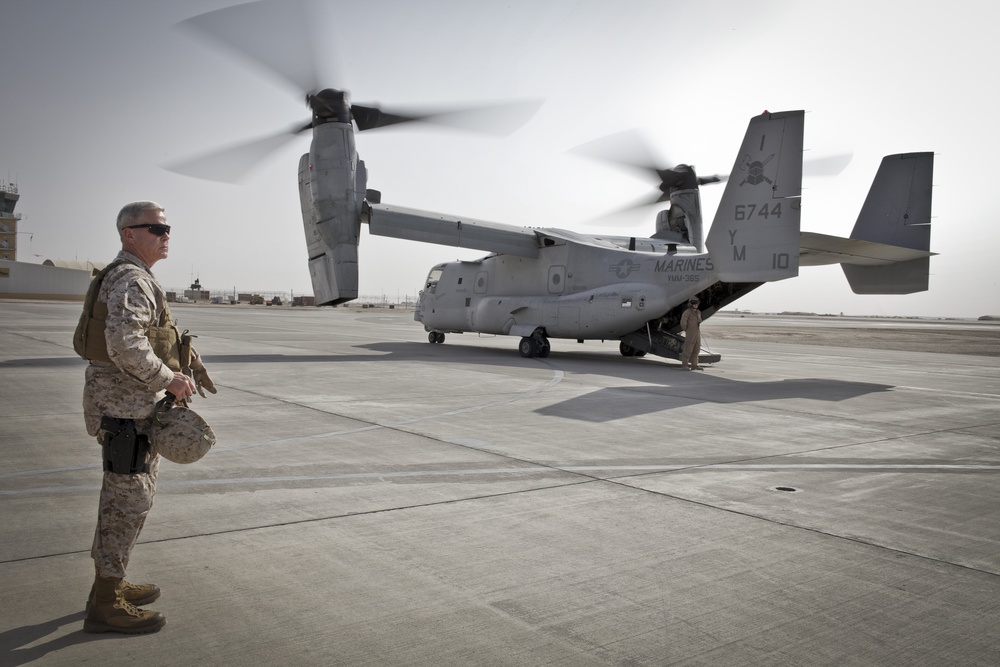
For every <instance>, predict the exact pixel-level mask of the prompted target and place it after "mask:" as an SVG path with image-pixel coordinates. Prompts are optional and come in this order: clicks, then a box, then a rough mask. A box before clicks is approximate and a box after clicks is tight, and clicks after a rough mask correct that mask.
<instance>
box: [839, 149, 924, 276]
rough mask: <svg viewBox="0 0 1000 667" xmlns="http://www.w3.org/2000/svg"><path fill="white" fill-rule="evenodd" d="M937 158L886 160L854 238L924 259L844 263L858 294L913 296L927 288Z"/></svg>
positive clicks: (911, 155) (906, 155)
mask: <svg viewBox="0 0 1000 667" xmlns="http://www.w3.org/2000/svg"><path fill="white" fill-rule="evenodd" d="M933 173H934V154H933V153H902V154H898V155H887V156H886V157H884V158H883V159H882V164H881V165H880V166H879V169H878V173H877V174H876V175H875V180H874V181H873V182H872V187H871V189H870V190H869V191H868V197H867V198H866V199H865V203H864V206H862V207H861V213H860V214H859V215H858V220H857V223H855V225H854V230H853V231H852V232H851V238H852V239H857V240H861V241H869V242H872V243H880V244H884V245H888V246H894V247H897V248H909V249H911V250H916V251H923V253H922V254H925V255H926V256H924V257H918V258H916V259H909V260H906V261H902V262H894V263H891V264H881V265H865V264H854V263H847V262H844V263H842V264H841V267H842V268H843V270H844V275H845V276H846V277H847V281H848V282H849V283H850V285H851V289H852V290H853V291H854V293H855V294H911V293H913V292H923V291H926V290H927V288H928V276H929V274H930V255H931V254H932V253H930V252H928V251H929V249H930V243H931V190H932V187H933V185H932V182H931V181H932V178H933Z"/></svg>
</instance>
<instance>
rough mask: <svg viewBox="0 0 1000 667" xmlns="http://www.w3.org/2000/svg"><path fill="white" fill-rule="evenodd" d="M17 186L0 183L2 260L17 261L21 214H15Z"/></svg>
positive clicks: (0, 256) (18, 196) (17, 195)
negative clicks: (18, 229)
mask: <svg viewBox="0 0 1000 667" xmlns="http://www.w3.org/2000/svg"><path fill="white" fill-rule="evenodd" d="M19 198H20V195H19V194H17V185H16V184H14V183H6V182H4V181H0V259H6V260H9V261H11V262H15V261H17V223H18V221H19V220H20V219H21V214H20V213H14V207H15V206H17V200H18V199H19Z"/></svg>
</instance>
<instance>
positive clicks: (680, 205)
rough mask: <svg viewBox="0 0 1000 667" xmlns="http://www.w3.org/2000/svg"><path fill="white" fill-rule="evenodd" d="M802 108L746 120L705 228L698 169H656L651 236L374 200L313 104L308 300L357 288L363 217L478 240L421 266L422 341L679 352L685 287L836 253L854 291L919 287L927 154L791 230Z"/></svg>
mask: <svg viewBox="0 0 1000 667" xmlns="http://www.w3.org/2000/svg"><path fill="white" fill-rule="evenodd" d="M343 117H344V118H348V116H346V115H345V116H343ZM803 119H804V113H803V112H802V111H787V112H780V113H770V112H764V113H763V114H761V115H759V116H756V117H754V118H752V119H751V120H750V123H749V125H748V127H747V131H746V135H745V137H744V139H743V143H742V145H741V146H740V149H739V152H738V154H737V158H736V162H735V164H734V166H733V169H732V171H731V173H730V175H729V177H728V179H726V186H725V187H726V189H725V192H724V193H723V196H722V200H721V202H720V204H719V207H718V210H717V212H716V215H715V219H714V222H713V224H712V227H711V229H710V230H709V233H708V236H707V238H705V239H704V241H703V234H702V216H701V204H700V195H699V189H698V188H699V185H700V183H699V179H698V177H697V176H696V175H695V173H694V171H693V169H691V168H690V167H687V166H685V165H681V166H679V167H676V168H674V169H672V170H664V171H662V172H661V177H662V178H663V179H664V180H663V184H662V185H661V189H662V190H663V191H664V193H665V195H666V197H664V199H669V201H670V208H669V210H666V211H662V212H661V213H660V214H659V215H658V216H657V224H656V232H655V233H654V234H653V235H652V236H651V237H650V238H634V237H614V236H587V235H582V234H578V233H576V232H572V231H567V230H561V229H549V228H529V227H518V226H513V225H506V224H500V223H495V222H487V221H483V220H475V219H471V218H463V217H457V216H450V215H442V214H439V213H432V212H426V211H418V210H413V209H407V208H402V207H398V206H392V205H389V204H383V203H381V202H380V195H379V193H377V192H374V191H369V190H367V188H366V176H367V171H366V169H365V166H364V163H363V162H362V161H361V160H359V159H358V156H357V152H356V150H355V145H354V132H353V127H352V125H351V123H350V122H345V121H336V120H332V121H326V122H318V120H319V119H314V122H315V124H314V126H313V141H312V147H311V149H310V152H309V153H308V154H306V155H303V156H302V159H301V161H300V164H299V192H300V199H301V204H302V218H303V222H304V224H305V232H306V240H307V243H308V246H309V268H310V273H311V276H312V281H313V289H314V290H315V295H316V301H317V304H339V303H344V302H346V301H350V300H351V299H355V298H357V296H358V282H357V276H358V274H357V248H358V242H359V237H360V230H361V226H362V225H367V227H368V230H369V232H370V233H372V234H375V235H379V236H389V237H395V238H401V239H409V240H413V241H422V242H426V243H436V244H441V245H449V246H457V247H462V248H475V249H479V250H484V251H488V252H489V253H490V254H488V255H486V256H485V257H483V258H481V259H478V260H475V261H454V262H446V263H442V264H438V265H436V266H434V267H433V268H432V269H431V270H430V273H429V274H428V276H427V280H426V282H425V284H424V286H423V290H422V291H421V292H420V297H419V301H418V304H417V308H416V311H415V313H414V319H416V320H417V321H418V322H421V323H422V324H423V325H424V328H425V329H426V330H427V332H428V340H429V341H430V342H431V343H443V342H444V340H445V334H448V333H463V332H478V333H482V334H495V335H505V336H519V337H520V342H519V345H518V350H519V352H520V354H521V355H522V356H524V357H534V356H539V357H545V356H548V354H549V352H550V349H551V345H550V343H549V339H552V338H565V339H571V340H577V341H581V342H582V341H584V340H593V339H600V340H614V339H619V340H620V341H621V343H620V351H621V353H622V354H623V355H624V356H642V355H644V354H646V353H650V354H654V355H658V356H661V357H667V358H673V359H679V358H680V352H681V350H682V348H683V343H684V339H683V337H682V336H681V335H680V334H679V332H680V317H681V314H682V312H683V310H684V308H685V307H686V306H687V302H688V300H689V299H690V298H691V297H698V298H699V300H700V303H701V310H702V317H703V318H706V317H710V316H711V315H712V314H713V313H715V312H717V311H718V310H719V309H721V308H723V307H725V306H727V305H728V304H730V303H732V302H733V301H735V300H736V299H738V298H740V297H741V296H743V295H744V294H747V293H748V292H750V291H751V290H754V289H756V288H757V287H760V286H761V285H762V284H763V283H765V282H770V281H775V280H782V279H785V278H791V277H793V276H796V275H798V271H799V267H800V266H813V265H821V264H833V263H839V264H841V265H842V267H843V270H844V273H845V275H846V277H847V280H848V281H849V283H850V285H851V287H852V289H853V290H854V292H855V293H859V294H907V293H912V292H918V291H923V290H926V289H927V287H928V273H929V261H930V260H929V258H930V256H931V255H933V254H934V253H931V252H929V245H930V214H931V177H932V172H933V153H907V154H899V155H889V156H887V157H885V158H884V159H883V160H882V164H881V166H880V168H879V170H878V173H877V174H876V177H875V180H874V182H873V184H872V186H871V189H870V191H869V194H868V197H867V199H866V201H865V204H864V206H863V207H862V210H861V213H860V215H859V216H858V219H857V223H856V224H855V226H854V230H853V231H852V233H851V237H850V238H840V237H835V236H828V235H824V234H815V233H806V232H801V231H800V217H801V195H802V154H803ZM718 360H719V355H714V354H703V355H701V357H700V362H701V363H711V362H715V361H718Z"/></svg>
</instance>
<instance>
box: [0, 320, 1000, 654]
mask: <svg viewBox="0 0 1000 667" xmlns="http://www.w3.org/2000/svg"><path fill="white" fill-rule="evenodd" d="M79 311H80V304H78V303H51V302H48V303H47V302H15V301H7V302H0V440H2V451H3V456H2V458H0V511H2V517H3V519H2V522H3V524H2V525H3V539H2V540H0V595H2V600H3V604H2V606H0V664H2V665H24V664H37V665H77V664H83V663H101V664H134V663H139V664H143V665H191V664H205V665H240V666H243V665H372V666H374V665H463V666H466V665H472V666H475V665H484V666H485V665H489V666H492V665H566V666H567V667H568V666H574V667H575V666H578V665H786V664H789V665H792V664H794V665H945V664H948V665H997V664H1000V357H997V356H989V355H970V354H943V353H930V352H908V351H899V350H892V349H880V350H872V349H863V348H847V347H836V346H829V345H816V344H809V345H803V344H797V343H779V342H760V341H757V340H754V339H753V338H752V337H749V338H744V339H735V340H734V339H727V338H720V339H719V340H714V339H713V336H712V327H713V326H714V325H713V322H719V323H720V326H726V325H732V324H733V323H732V322H728V323H726V322H724V321H723V317H722V316H720V317H718V318H713V319H711V320H708V321H706V323H705V325H704V331H705V334H706V338H707V339H708V341H709V342H710V343H712V346H713V351H714V352H718V353H720V354H721V355H722V362H721V363H719V364H717V365H715V366H714V367H711V368H709V369H708V370H706V371H704V372H683V371H681V370H680V369H679V365H678V364H677V363H676V362H669V361H666V360H662V359H657V358H653V357H646V358H624V357H621V356H620V355H619V353H618V345H617V342H610V341H609V342H605V343H599V342H587V343H585V344H577V343H576V342H575V341H562V340H556V341H553V342H552V354H551V356H550V357H548V358H547V359H524V358H522V357H520V356H519V355H518V353H517V347H516V344H517V339H515V338H504V337H498V338H492V337H482V338H481V337H478V336H475V335H470V334H465V335H460V336H459V335H449V336H448V339H447V341H446V342H445V343H444V344H443V345H431V344H429V343H428V342H427V338H426V334H425V333H424V331H423V329H422V328H421V327H420V325H418V324H417V323H415V322H413V321H412V314H411V313H409V312H399V311H390V310H348V309H340V308H338V309H314V308H308V309H307V308H264V307H253V308H251V307H245V306H220V307H208V306H184V305H178V306H176V307H175V308H174V315H175V316H176V317H177V318H178V319H179V320H180V324H181V327H182V328H189V329H191V330H192V332H194V333H197V334H198V336H199V338H198V339H197V346H198V348H199V350H200V351H201V352H202V354H203V355H204V356H205V358H206V362H207V365H208V368H209V371H210V373H211V374H212V376H213V378H214V379H215V381H216V383H217V384H218V386H219V393H218V395H216V396H210V397H209V398H207V399H201V398H198V399H197V400H196V401H195V403H194V404H193V406H192V407H194V408H195V409H196V410H198V411H199V412H200V413H201V414H202V415H203V416H204V417H205V418H206V419H207V420H208V421H209V422H210V423H211V424H212V426H213V427H214V429H215V431H216V433H217V434H218V436H219V443H218V445H216V447H215V448H214V449H213V450H212V451H211V452H210V453H209V454H208V455H207V456H206V457H205V458H204V459H203V460H202V461H200V462H198V463H196V464H192V465H188V466H182V465H176V464H172V463H169V462H164V463H163V464H162V465H161V469H160V481H159V488H158V493H157V496H156V504H155V506H154V508H153V510H152V512H151V514H150V517H149V519H148V521H147V523H146V527H145V530H144V531H143V533H142V535H141V537H140V542H139V544H138V545H137V547H136V548H135V550H134V552H133V554H132V562H131V564H130V567H129V579H130V580H131V581H136V582H141V581H153V582H155V583H156V584H158V585H159V586H160V587H161V588H162V589H163V596H162V597H161V598H160V599H159V600H158V601H156V602H155V603H154V604H153V605H151V608H153V609H156V610H158V611H161V612H162V613H163V614H164V615H165V616H166V617H167V625H166V627H164V628H163V629H162V630H161V631H160V632H158V633H155V634H150V635H141V636H123V635H111V634H104V635H91V634H85V633H83V632H82V624H83V607H84V600H85V597H86V594H87V591H88V590H89V588H90V584H91V581H92V578H93V564H92V561H91V559H90V554H89V548H90V544H91V539H92V535H93V529H94V523H95V518H96V508H97V499H98V492H99V488H100V482H101V470H100V467H99V461H98V457H99V449H98V446H97V444H96V442H95V441H94V440H93V439H92V438H89V437H88V436H87V435H86V433H85V431H84V427H83V419H82V408H81V392H82V385H83V371H84V362H83V361H81V360H80V359H78V358H77V357H75V355H74V353H73V350H72V348H71V344H70V339H71V334H72V331H73V328H74V326H75V324H76V320H77V317H78V314H79ZM761 322H763V327H764V328H765V329H768V330H774V329H780V328H781V327H783V326H787V324H786V319H785V318H775V319H773V320H771V321H770V322H769V321H768V320H766V319H765V320H760V319H757V320H755V325H761ZM821 325H822V323H821V324H820V325H817V326H818V327H819V328H822V326H821ZM810 326H813V325H810ZM860 326H865V325H864V324H862V325H860ZM893 326H898V327H903V328H906V327H907V326H908V325H907V324H906V323H905V322H894V323H893ZM982 330H986V331H990V330H992V331H996V332H998V337H997V341H998V345H1000V328H994V329H980V331H982ZM813 342H815V341H813Z"/></svg>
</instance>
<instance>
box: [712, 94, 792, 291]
mask: <svg viewBox="0 0 1000 667" xmlns="http://www.w3.org/2000/svg"><path fill="white" fill-rule="evenodd" d="M804 118H805V113H804V112H803V111H784V112H780V113H769V112H764V113H763V114H761V115H760V116H755V117H754V118H751V119H750V124H749V126H748V127H747V132H746V135H745V136H744V138H743V144H742V146H741V147H740V152H739V156H738V157H737V159H736V163H735V165H734V166H733V170H732V173H731V175H730V176H729V180H728V182H727V183H726V190H725V192H724V193H723V195H722V201H721V202H720V204H719V209H718V211H717V212H716V214H715V220H714V222H713V223H712V229H711V231H710V232H709V234H708V238H707V239H706V246H707V247H708V250H709V252H711V254H712V263H713V264H714V265H715V268H716V271H717V273H718V275H719V278H720V279H721V280H723V281H727V282H767V281H772V280H782V279H784V278H791V277H794V276H797V275H798V273H799V226H800V219H801V210H800V197H801V196H802V137H803V127H804Z"/></svg>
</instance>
